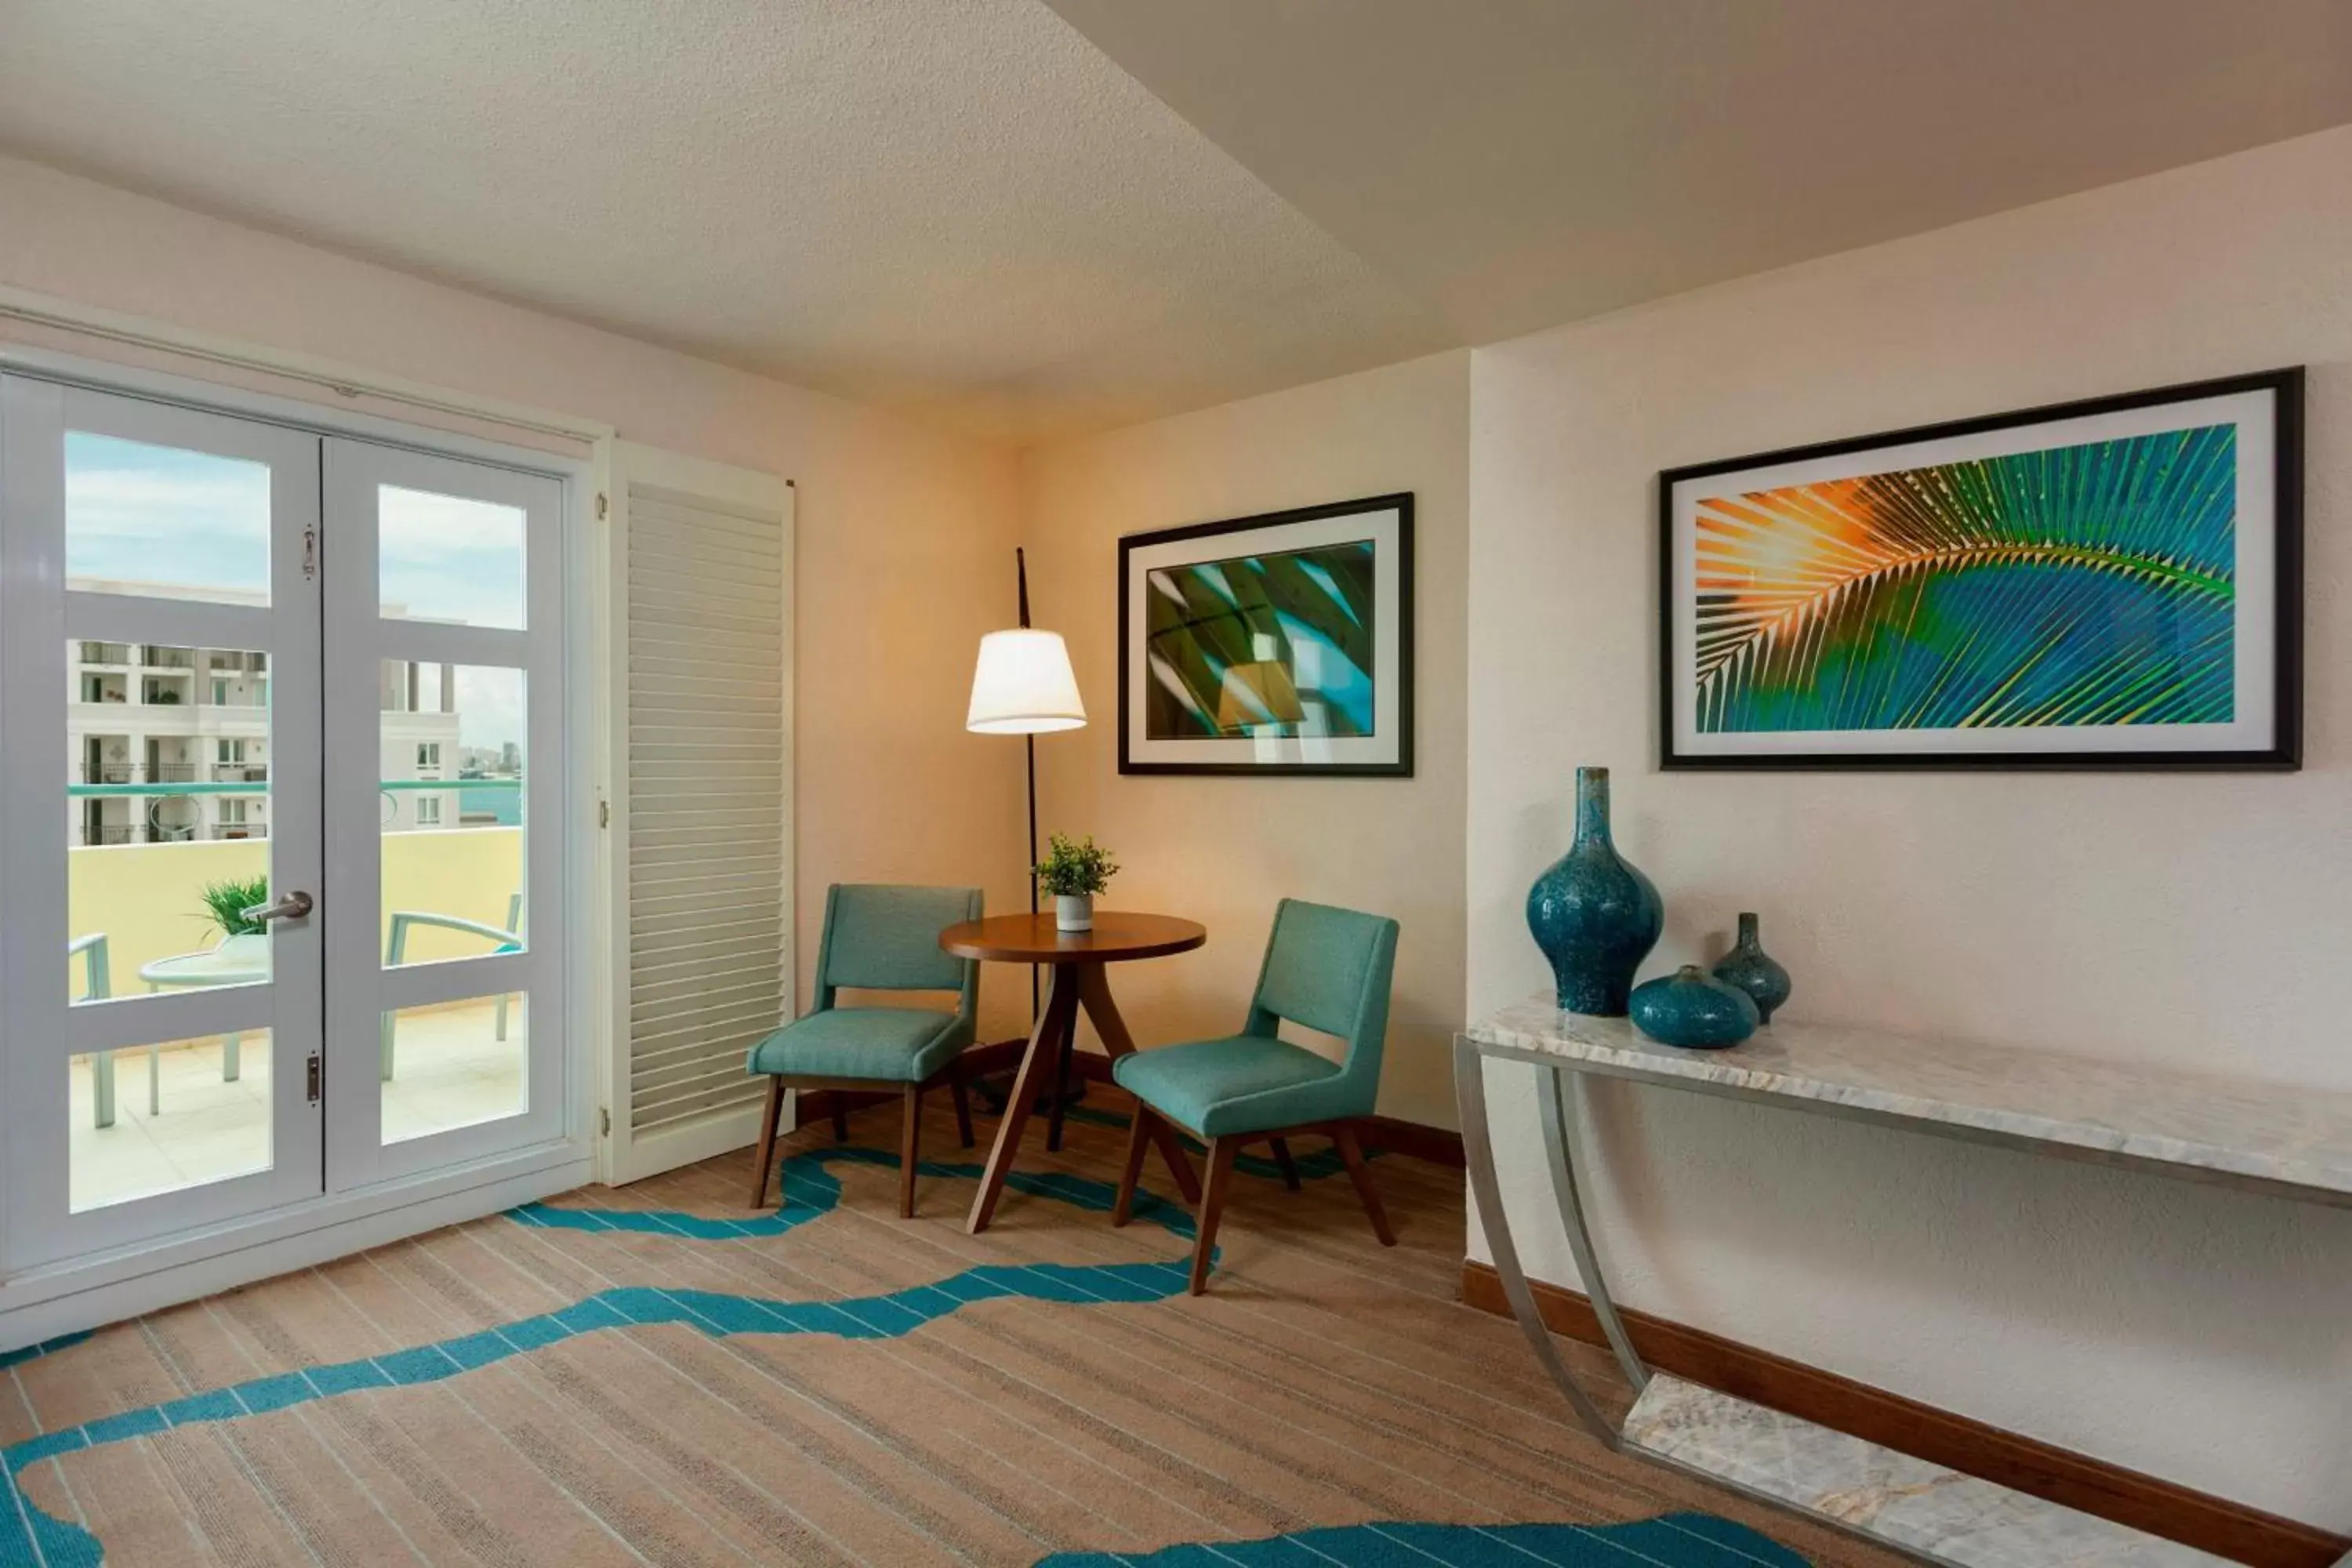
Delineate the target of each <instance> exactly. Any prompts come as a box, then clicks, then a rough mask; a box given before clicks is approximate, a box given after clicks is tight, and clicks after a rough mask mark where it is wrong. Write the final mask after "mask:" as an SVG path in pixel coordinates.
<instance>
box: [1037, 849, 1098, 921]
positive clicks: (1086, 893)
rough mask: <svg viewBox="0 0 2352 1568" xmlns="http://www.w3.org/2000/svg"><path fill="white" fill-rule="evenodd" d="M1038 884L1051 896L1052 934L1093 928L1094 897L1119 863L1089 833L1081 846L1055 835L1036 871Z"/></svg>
mask: <svg viewBox="0 0 2352 1568" xmlns="http://www.w3.org/2000/svg"><path fill="white" fill-rule="evenodd" d="M1035 869H1036V873H1037V880H1038V884H1039V885H1040V886H1041V887H1043V888H1044V889H1045V891H1047V892H1049V893H1051V894H1053V895H1054V929H1055V931H1092V930H1094V929H1095V895H1096V894H1097V893H1099V892H1101V891H1102V890H1103V889H1105V888H1107V887H1108V886H1110V879H1112V878H1113V877H1116V876H1118V861H1116V860H1114V859H1112V858H1110V851H1109V850H1108V849H1105V848H1103V847H1100V846H1099V845H1097V844H1096V843H1095V841H1094V836H1093V835H1092V834H1088V835H1087V838H1086V841H1085V842H1084V843H1078V842H1075V841H1073V840H1071V839H1070V838H1068V837H1065V836H1064V835H1062V834H1059V833H1056V834H1055V835H1054V837H1053V839H1052V842H1051V847H1049V848H1048V849H1047V851H1046V854H1045V859H1043V860H1041V861H1039V862H1038V863H1037V866H1036V868H1035Z"/></svg>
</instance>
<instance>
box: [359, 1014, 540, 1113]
mask: <svg viewBox="0 0 2352 1568" xmlns="http://www.w3.org/2000/svg"><path fill="white" fill-rule="evenodd" d="M529 1108H530V997H529V996H528V994H525V993H523V992H520V991H517V992H512V993H509V994H505V995H499V996H468V997H466V998H464V999H463V1000H461V1001H457V1002H448V1003H444V1004H442V1005H438V1006H432V1007H404V1008H402V1009H401V1010H400V1011H398V1012H394V1013H386V1014H385V1015H384V1016H383V1141H384V1142H386V1143H404V1142H407V1141H408V1140H409V1139H411V1138H424V1137H426V1136H429V1135H430V1134H432V1133H436V1132H450V1131H456V1130H457V1129H458V1128H460V1127H472V1126H475V1125H477V1124H478V1123H480V1122H484V1121H499V1120H500V1119H501V1118H504V1117H509V1116H520V1115H521V1114H522V1113H523V1111H525V1110H528V1109H529Z"/></svg>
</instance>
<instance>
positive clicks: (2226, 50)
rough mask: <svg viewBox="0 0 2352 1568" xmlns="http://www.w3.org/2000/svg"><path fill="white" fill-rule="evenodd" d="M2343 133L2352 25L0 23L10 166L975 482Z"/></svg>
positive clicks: (459, 7) (1338, 5) (307, 6)
mask: <svg viewBox="0 0 2352 1568" xmlns="http://www.w3.org/2000/svg"><path fill="white" fill-rule="evenodd" d="M1048 4H1050V5H1051V6H1052V9H1048V8H1047V6H1048ZM1081 30H1083V34H1084V36H1081ZM1114 62H1116V63H1114ZM1171 105H1172V106H1173V107H1172V108H1171ZM1180 114H1181V118H1180ZM2343 121H2352V0H2226V3H2224V0H1281V3H1279V4H1275V3H1272V0H203V3H201V4H193V3H173V0H0V152H7V153H16V154H18V155H21V156H24V157H27V158H31V159H34V160H36V161H38V162H43V163H51V164H55V165H57V166H59V167H62V168H67V169H70V170H73V171H76V172H78V173H82V174H90V175H93V176H95V177H97V178H99V179H101V180H106V181H110V182H111V183H114V184H121V185H127V186H130V187H131V188H133V189H138V190H143V191H146V192H149V193H152V194H153V195H160V196H163V197H164V198H166V199H169V200H173V201H176V202H180V203H182V204H184V205H189V206H192V207H195V208H198V209H200V210H204V211H208V212H213V213H216V214H219V215H221V216H227V217H231V218H235V219H238V220H241V221H245V222H247V223H251V224H255V225H257V226H262V227H266V228H269V229H274V230H276V231H278V232H280V233H284V234H287V235H290V236H293V237H298V238H300V239H304V240H308V241H310V242H313V243H317V244H322V245H326V246H330V247H334V248H337V249H340V250H342V251H345V252H348V253H351V254H353V255H358V256H362V257H365V258H370V259H373V260H377V261H382V262H384V263H386V264H389V265H392V266H395V267H400V268H405V269H408V270H411V271H415V272H420V273H423V274H425V275H427V276H431V277H436V278H439V279H444V280H446V281H448V282H452V283H455V284H458V285H460V286H463V287H467V288H471V289H478V290H482V291H486V292H488V293H492V294H496V295H499V296H502V297H504V298H507V299H509V300H516V301H518V302H520V303H524V304H529V305H533V306H537V307H540V308H541V309H545V310H553V311H557V312H561V313H562V314H565V315H569V316H572V317H575V318H579V319H581V320H584V321H593V322H595V323H597V324H599V325H603V326H606V327H610V328H613V329H614V330H617V331H624V332H627V333H630V334H633V335H635V336H638V337H642V338H646V339H649V340H652V341H655V342H663V343H667V344H670V345H672V346H674V347H677V348H681V349H684V350H687V351H688V352H690V353H699V354H703V355H706V356H708V357H710V358H714V359H718V360H722V361H725V362H727V363H734V364H739V365H743V366H746V367H749V368H751V369H755V370H760V371H763V372H767V373H769V374H775V375H778V376H781V377H783V378H785V379H788V380H792V381H795V382H799V383H802V384H809V385H814V386H819V387H824V388H828V389H831V390H835V391H839V392H843V393H845V394H848V395H855V396H858V397H863V398H866V399H868V400H871V401H876V402H880V403H884V404H887V405H893V406H898V407H901V408H906V409H908V410H911V411H915V412H919V413H924V414H927V415H931V416H937V417H940V418H941V419H944V420H947V421H949V422H952V423H955V424H958V425H961V426H964V427H966V428H970V429H974V430H977V431H979V432H982V433H983V434H987V435H990V436H992V437H998V438H1002V439H1005V440H1010V441H1015V442H1025V441H1031V440H1035V439H1039V438H1044V437H1052V436H1055V435H1059V434H1066V433H1070V432H1073V431H1078V430H1084V429H1088V428H1097V427H1101V426H1109V425H1114V424H1118V423H1123V422H1127V421H1129V420H1134V419H1139V418H1145V417H1150V416H1156V415H1160V414H1165V413H1170V412H1173V411H1175V410H1178V409H1182V408H1187V407H1196V406H1201V405H1206V404H1211V403H1215V402H1220V401H1223V400H1225V399H1228V398H1233V397H1238V396H1243V395H1248V394H1252V393H1256V392H1262V391H1267V390H1271V389H1273V388H1276V387H1279V386H1284V385H1289V384H1297V383H1300V382H1305V381H1311V380H1315V379H1318V378H1319V377H1323V376H1328V375H1334V374H1341V373H1344V372H1346V371H1349V370H1355V369H1360V368H1365V367H1368V366H1370V365H1374V364H1380V363H1388V362H1390V361H1393V360H1397V359H1401V358H1404V357H1407V356H1410V355H1412V354H1415V353H1423V352H1427V351H1431V350H1434V349H1438V348H1444V347H1449V346H1454V345H1456V344H1459V343H1462V342H1483V341H1489V340H1491V339H1494V338H1496V337H1500V336H1504V335H1507V334H1509V333H1512V332H1516V331H1525V330H1528V329H1532V328H1537V327H1542V326H1548V325H1551V324H1554V323H1556V322H1559V321H1567V320H1571V319H1574V318H1576V317H1579V316H1582V315H1588V314H1591V313H1593V312H1595V311H1598V310H1607V309H1610V308H1612V307H1615V306H1619V305H1623V304H1626V303H1630V302H1633V301H1635V300H1643V299H1648V298H1654V297H1656V296H1658V295H1662V294H1666V293H1670V292H1674V291H1675V290H1678V289H1686V288H1690V287H1692V286H1694V285H1697V284H1701V283H1705V282H1708V281H1711V280H1715V279H1723V278H1728V277H1733V276H1737V275H1739V274H1742V273H1746V272H1751V271H1755V270H1758V269H1760V268H1768V267H1772V266H1776V265H1780V264H1783V263H1786V262H1790V261H1794V260H1798V259H1801V258H1805V257H1809V256H1816V255H1822V254H1826V253H1828V252H1831V251H1834V250H1840V249H1845V248H1849V247H1853V246H1857V245H1864V244H1868V243H1871V242H1873V241H1875V240H1879V239H1884V238H1888V237H1894V236H1897V235H1901V234H1906V233H1913V232H1916V231H1919V230H1922V229H1926V228H1930V227H1934V226H1938V225H1941V224H1946V223H1950V222H1954V221H1958V220H1959V219H1962V218H1966V217H1969V216H1975V215H1977V214H1980V213H1987V212H1991V211H1995V210H1998V209H2000V208H2002V207H2007V206H2012V205H2019V204H2021V203H2024V202H2028V201H2033V200H2038V199H2041V198H2043V197H2047V196H2051V195H2060V194H2063V193H2064V192H2066V191H2070V190H2076V189H2082V188H2085V187H2088V186H2091V185H2095V184H2104V183H2106V182H2108V181H2112V180H2117V179H2123V178H2127V177H2129V176H2131V175H2134V174H2143V173H2147V172H2151V171H2153V170H2156V169H2159V168H2164V167H2168V166H2170V165H2173V164H2177V163H2187V162H2190V161H2193V160H2195V159H2199V158H2203V157H2210V156H2214V155H2217V154H2220V153H2227V152H2231V151H2234V150H2236V149H2239V148H2242V147H2248V146H2252V145H2255V144H2257V143H2260V142H2266V141H2273V140H2277V139H2279V138H2283V137H2285V136H2290V135H2294V134H2297V133H2299V132H2305V131H2310V130H2316V129H2319V128H2321V127H2323V126H2326V125H2330V124H2336V123H2340V122H2343ZM1277 193H1278V194H1277ZM5 216H6V215H5V214H0V221H5ZM163 260H164V261H165V262H167V261H168V258H163Z"/></svg>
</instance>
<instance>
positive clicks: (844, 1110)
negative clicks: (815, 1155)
mask: <svg viewBox="0 0 2352 1568" xmlns="http://www.w3.org/2000/svg"><path fill="white" fill-rule="evenodd" d="M825 1103H826V1104H828V1105H830V1106H831V1107H832V1108H833V1141H834V1142H836V1143H846V1142H849V1097H848V1096H847V1095H845V1094H844V1093H842V1091H841V1090H839V1089H827V1090H826V1091H825Z"/></svg>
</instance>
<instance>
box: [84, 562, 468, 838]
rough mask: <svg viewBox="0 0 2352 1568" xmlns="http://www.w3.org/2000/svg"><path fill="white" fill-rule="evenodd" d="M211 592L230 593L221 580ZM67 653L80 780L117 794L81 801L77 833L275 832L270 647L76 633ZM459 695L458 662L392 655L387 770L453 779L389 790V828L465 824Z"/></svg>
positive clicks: (165, 589)
mask: <svg viewBox="0 0 2352 1568" xmlns="http://www.w3.org/2000/svg"><path fill="white" fill-rule="evenodd" d="M71 585H72V586H73V587H74V588H77V589H85V588H95V589H102V590H107V591H111V592H118V593H134V594H143V595H150V596H156V597H169V596H173V593H174V590H173V589H172V588H171V587H169V586H165V585H160V584H143V583H111V582H110V583H96V582H85V581H82V580H79V579H77V580H76V581H75V582H74V583H73V584H71ZM208 596H210V597H215V598H224V597H228V596H229V595H225V594H222V593H221V592H219V591H218V590H211V591H209V593H208ZM254 602H259V601H258V600H256V601H254ZM67 654H68V657H67V677H66V679H67V682H68V689H67V691H66V735H67V757H68V784H79V785H83V786H101V787H103V788H104V789H105V791H106V793H104V794H102V795H99V794H89V793H81V794H76V795H70V796H69V797H68V816H67V830H68V842H69V843H72V844H75V845H84V846H89V845H104V844H169V843H180V842H186V841H190V840H195V839H218V838H266V837H268V836H269V657H268V655H267V654H264V653H257V652H251V651H247V650H243V649H235V648H194V647H163V646H160V645H157V644H152V643H148V644H142V643H104V642H89V641H77V642H75V643H73V644H72V645H70V647H68V650H67ZM456 695H457V682H456V679H455V677H454V671H452V670H451V669H449V668H447V667H446V666H442V667H438V668H434V669H430V670H428V668H427V667H425V666H420V665H415V664H408V663H401V662H393V661H387V662H386V663H385V665H384V667H383V677H382V679H381V681H380V683H379V691H378V697H379V702H378V706H379V707H380V708H381V710H383V761H382V771H381V773H379V774H378V776H379V777H380V778H383V779H384V780H386V781H406V780H430V779H443V778H446V779H447V780H449V781H450V785H451V787H450V788H449V789H447V790H446V791H440V790H408V789H397V790H386V791H385V792H384V794H383V802H382V807H381V809H382V814H383V828H384V831H386V832H407V831H415V830H417V829H427V830H429V829H432V828H436V827H445V826H446V827H456V826H458V818H459V810H460V807H459V796H458V793H457V778H458V774H459V771H460V759H459V756H458V744H457V723H458V720H457V706H456ZM420 699H422V700H420ZM140 785H152V786H154V787H153V789H152V792H150V791H147V790H142V789H139V788H138V787H137V786H140ZM189 786H204V787H201V788H192V787H189Z"/></svg>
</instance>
